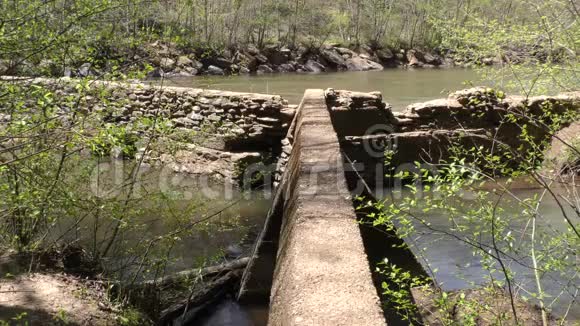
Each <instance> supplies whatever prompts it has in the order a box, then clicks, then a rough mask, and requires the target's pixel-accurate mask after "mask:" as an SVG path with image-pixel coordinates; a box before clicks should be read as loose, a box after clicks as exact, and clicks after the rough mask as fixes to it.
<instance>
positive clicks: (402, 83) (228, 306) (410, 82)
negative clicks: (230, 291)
mask: <svg viewBox="0 0 580 326" xmlns="http://www.w3.org/2000/svg"><path fill="white" fill-rule="evenodd" d="M152 83H154V84H157V85H159V84H161V85H165V86H178V87H194V88H206V89H219V90H226V91H237V92H255V93H267V94H278V95H281V96H282V97H283V98H285V99H287V100H288V101H289V103H291V104H298V103H299V102H300V100H301V98H302V95H303V93H304V90H305V89H308V88H322V89H326V88H334V89H347V90H353V91H362V92H370V91H379V92H381V93H382V94H383V98H384V101H385V102H387V103H389V104H390V105H391V106H392V108H393V111H402V110H403V109H404V108H405V107H406V106H407V105H409V104H412V103H416V102H423V101H428V100H432V99H436V98H442V97H446V96H447V94H448V93H449V92H452V91H455V90H458V89H462V88H466V87H471V86H474V85H480V84H482V82H481V79H480V78H479V77H478V75H477V74H476V72H475V71H473V70H468V69H459V68H457V69H455V68H454V69H390V70H385V71H371V72H341V73H322V74H264V75H257V76H227V77H219V76H217V77H216V76H203V77H193V78H170V79H163V80H154V81H152ZM514 192H516V193H517V194H518V195H521V196H531V195H533V194H534V191H533V190H525V189H524V190H521V189H520V190H514ZM507 206H509V204H507ZM262 207H263V208H262V209H263V211H262V213H264V214H265V212H266V210H265V206H263V205H262ZM542 210H543V212H544V216H545V218H546V220H545V221H542V223H541V224H542V225H549V226H551V227H555V228H559V227H562V226H563V223H562V220H561V216H560V215H559V214H558V211H557V209H556V208H555V206H554V203H553V202H550V201H547V202H546V203H545V204H544V205H543V206H542ZM254 214H258V215H259V214H260V212H259V210H258V211H255V212H254ZM512 214H518V211H517V209H516V210H513V211H512ZM258 220H259V219H258ZM429 221H430V222H431V223H433V225H434V226H435V227H437V228H446V227H448V223H449V220H448V219H447V217H446V216H443V215H437V214H433V215H431V216H429ZM254 223H256V220H255V219H254V220H253V221H252V224H254ZM254 225H255V224H254ZM418 229H419V231H420V232H419V233H418V234H419V236H417V237H415V238H413V239H407V240H408V241H412V242H414V244H415V245H416V246H417V247H421V248H425V251H424V254H425V255H426V256H428V257H429V264H430V267H431V269H433V270H436V272H435V273H434V275H433V276H435V278H436V279H437V281H438V282H439V283H440V284H442V285H443V288H444V289H446V290H456V289H466V288H470V287H473V286H476V285H480V284H483V283H485V282H486V281H487V280H486V278H485V276H486V272H485V271H484V270H483V269H482V266H481V263H480V261H479V258H478V257H477V256H474V255H473V250H472V249H471V248H469V247H467V246H465V245H461V244H459V245H458V244H457V242H456V241H453V240H452V239H448V238H445V237H444V236H442V235H441V234H438V233H434V232H426V230H422V229H421V228H420V227H418ZM222 245H223V244H222ZM516 269H517V268H516ZM520 272H521V274H520V276H521V277H522V279H521V280H523V281H524V282H525V283H529V282H530V281H531V280H532V275H530V274H529V273H528V274H526V273H525V272H523V271H520ZM551 283H553V282H551V281H549V280H548V282H547V284H546V285H548V287H549V288H548V289H545V290H546V291H547V292H548V293H550V294H552V295H558V293H556V292H555V289H556V286H555V284H551ZM552 285H554V287H551V286H552ZM569 302H570V300H569V298H564V297H562V300H561V301H560V304H561V305H559V306H558V305H554V306H552V307H551V308H552V309H553V310H554V312H555V313H556V314H562V313H563V310H565V306H566V305H567V303H569ZM579 308H580V307H578V305H577V304H574V305H573V307H572V309H571V312H570V315H569V317H570V318H571V319H572V320H578V319H580V313H579V311H580V309H579ZM257 311H259V312H258V314H257V316H259V317H258V318H256V314H255V313H252V312H251V311H250V312H248V311H247V310H244V309H241V308H240V307H239V306H237V305H236V304H235V303H234V302H232V301H226V302H224V303H223V304H222V305H220V306H219V307H218V308H217V310H216V312H215V313H214V314H213V315H212V316H210V317H209V318H208V320H207V321H205V322H204V323H202V324H203V325H238V324H239V325H252V324H254V325H261V324H263V323H265V319H266V318H267V307H261V309H258V310H257ZM257 320H259V321H257Z"/></svg>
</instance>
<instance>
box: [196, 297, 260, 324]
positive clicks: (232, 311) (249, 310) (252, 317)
mask: <svg viewBox="0 0 580 326" xmlns="http://www.w3.org/2000/svg"><path fill="white" fill-rule="evenodd" d="M267 324H268V306H252V305H241V304H239V303H238V302H236V301H235V300H233V299H231V298H226V299H224V300H223V301H221V302H219V303H218V304H217V305H216V306H213V307H211V309H210V310H208V311H206V312H205V313H204V314H201V315H200V317H199V318H197V319H196V320H194V321H191V322H190V323H188V324H186V325H189V326H266V325H267Z"/></svg>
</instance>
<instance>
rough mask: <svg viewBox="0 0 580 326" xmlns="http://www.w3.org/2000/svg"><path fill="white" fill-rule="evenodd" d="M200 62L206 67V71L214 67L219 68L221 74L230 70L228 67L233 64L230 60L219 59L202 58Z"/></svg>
mask: <svg viewBox="0 0 580 326" xmlns="http://www.w3.org/2000/svg"><path fill="white" fill-rule="evenodd" d="M201 62H202V63H203V65H204V66H206V67H208V69H209V67H210V66H214V67H217V68H220V69H221V70H222V72H223V71H224V70H230V67H231V65H232V64H233V62H232V61H231V60H228V59H225V58H220V57H212V58H204V59H201Z"/></svg>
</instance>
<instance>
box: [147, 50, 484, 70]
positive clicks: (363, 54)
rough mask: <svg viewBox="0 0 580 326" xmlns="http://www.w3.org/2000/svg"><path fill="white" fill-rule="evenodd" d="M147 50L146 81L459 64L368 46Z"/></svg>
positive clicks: (431, 55) (420, 53) (423, 53)
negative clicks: (220, 50)
mask: <svg viewBox="0 0 580 326" xmlns="http://www.w3.org/2000/svg"><path fill="white" fill-rule="evenodd" d="M148 49H149V50H148V57H149V59H150V62H151V65H152V66H153V67H154V69H153V71H151V72H150V73H149V74H148V77H152V78H155V77H164V76H165V77H191V76H195V75H218V76H223V75H239V74H269V73H321V72H333V71H369V70H383V69H385V68H395V67H413V68H436V67H451V66H456V65H462V64H463V63H461V62H455V61H454V60H453V59H451V58H445V57H444V56H442V55H440V54H438V53H436V52H435V51H422V50H419V49H410V50H405V49H399V50H391V49H388V48H383V49H372V48H371V47H369V46H360V47H357V48H349V47H343V46H340V45H339V44H329V45H324V46H322V47H320V48H307V47H298V48H296V49H290V48H288V47H284V46H279V45H271V46H266V47H265V48H263V49H258V48H257V47H255V46H253V45H248V46H244V47H238V48H234V49H226V50H224V51H222V52H221V53H210V54H209V55H208V54H207V53H199V51H193V52H192V53H186V52H183V51H179V50H178V49H177V48H175V47H172V46H171V45H170V44H162V43H159V42H156V43H153V44H151V45H150V46H149V48H148ZM488 63H489V64H491V63H493V61H489V62H488Z"/></svg>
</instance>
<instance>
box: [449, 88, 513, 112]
mask: <svg viewBox="0 0 580 326" xmlns="http://www.w3.org/2000/svg"><path fill="white" fill-rule="evenodd" d="M449 98H451V99H456V100H457V102H459V103H460V104H461V105H463V106H465V107H468V106H478V105H494V106H498V105H500V104H501V102H502V101H503V98H504V95H503V93H501V92H496V91H494V90H493V89H491V88H489V87H484V86H478V87H473V88H468V89H463V90H460V91H456V92H453V93H451V94H450V95H449Z"/></svg>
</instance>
